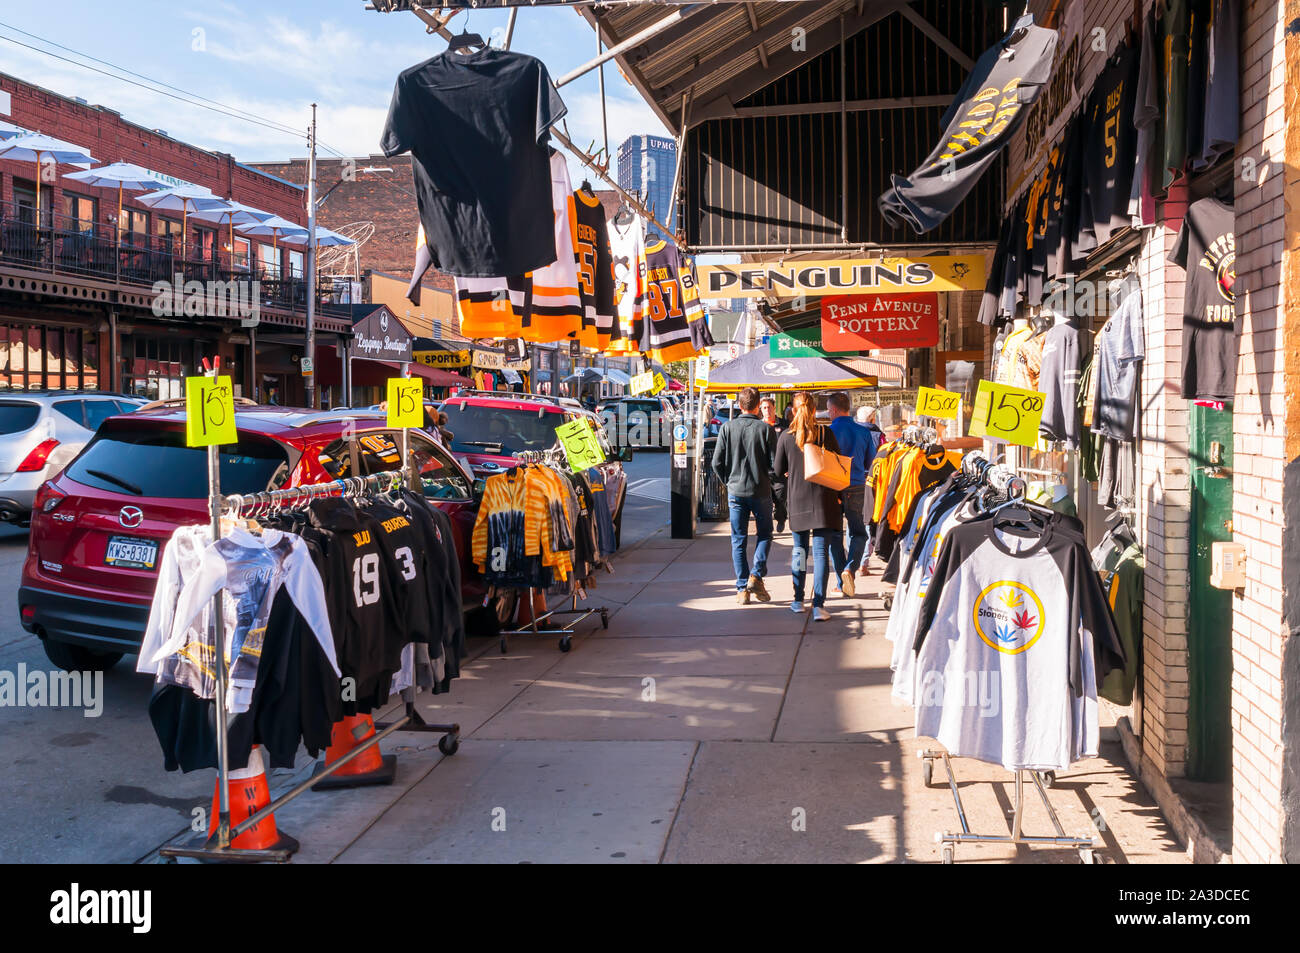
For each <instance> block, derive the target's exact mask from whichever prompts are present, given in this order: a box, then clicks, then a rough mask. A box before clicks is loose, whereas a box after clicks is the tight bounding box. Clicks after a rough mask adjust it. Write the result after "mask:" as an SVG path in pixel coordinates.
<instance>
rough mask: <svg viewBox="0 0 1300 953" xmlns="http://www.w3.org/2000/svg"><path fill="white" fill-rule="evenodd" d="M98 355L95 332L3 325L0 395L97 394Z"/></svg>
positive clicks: (0, 343)
mask: <svg viewBox="0 0 1300 953" xmlns="http://www.w3.org/2000/svg"><path fill="white" fill-rule="evenodd" d="M98 353H99V342H98V335H96V334H95V333H94V332H90V331H82V330H79V329H67V328H37V327H31V326H30V325H16V324H0V391H33V390H96V389H98V387H99V375H98V372H97V370H96V365H97V364H98ZM88 356H89V357H88Z"/></svg>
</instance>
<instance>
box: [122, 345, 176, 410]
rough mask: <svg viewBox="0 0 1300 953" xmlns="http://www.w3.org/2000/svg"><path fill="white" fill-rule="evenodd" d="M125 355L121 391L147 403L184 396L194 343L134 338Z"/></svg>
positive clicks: (125, 348)
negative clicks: (126, 355) (126, 358)
mask: <svg viewBox="0 0 1300 953" xmlns="http://www.w3.org/2000/svg"><path fill="white" fill-rule="evenodd" d="M124 350H125V351H126V353H127V354H128V355H129V354H132V353H133V354H134V355H135V356H134V358H128V360H127V362H126V367H125V373H124V374H123V381H122V389H123V390H124V391H126V392H127V393H128V394H134V395H135V396H137V397H144V398H146V399H148V400H171V399H173V398H177V397H183V396H185V378H186V377H187V376H189V375H190V374H192V373H193V372H194V371H193V353H194V351H193V342H189V341H181V340H177V339H176V338H174V337H166V338H159V337H144V336H141V335H137V336H135V338H134V340H133V341H132V342H131V344H130V345H129V346H127V347H124Z"/></svg>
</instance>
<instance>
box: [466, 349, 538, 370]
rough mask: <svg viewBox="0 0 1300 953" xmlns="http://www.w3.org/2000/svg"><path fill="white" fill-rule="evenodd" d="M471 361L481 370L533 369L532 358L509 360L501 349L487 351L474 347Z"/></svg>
mask: <svg viewBox="0 0 1300 953" xmlns="http://www.w3.org/2000/svg"><path fill="white" fill-rule="evenodd" d="M471 362H472V363H473V365H474V367H476V368H477V369H479V370H481V371H500V370H504V369H505V368H507V367H508V368H510V369H511V370H512V371H531V370H532V369H533V362H532V359H531V358H529V359H525V360H522V361H507V360H506V356H505V355H504V354H502V353H501V352H500V351H486V350H483V349H482V348H477V347H476V348H474V352H473V355H472V357H471Z"/></svg>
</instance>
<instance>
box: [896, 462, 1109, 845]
mask: <svg viewBox="0 0 1300 953" xmlns="http://www.w3.org/2000/svg"><path fill="white" fill-rule="evenodd" d="M962 472H963V473H964V474H965V475H966V476H967V477H968V478H971V479H974V480H976V481H978V482H981V483H985V484H987V485H988V486H989V487H990V488H991V489H993V490H994V491H996V492H997V493H1000V494H1002V495H1003V496H1005V497H1006V499H1007V501H1015V500H1019V499H1023V498H1024V495H1025V490H1026V483H1025V480H1024V478H1023V477H1022V476H1021V475H1020V474H1021V473H1030V472H1032V473H1041V472H1043V471H1031V470H1027V469H1024V468H1020V467H1016V468H1012V467H1010V466H1008V465H1006V464H1002V463H990V462H989V459H988V457H986V456H985V455H984V454H983V453H981V452H979V451H975V452H972V453H968V454H966V456H965V457H964V458H963V459H962ZM917 757H919V758H920V759H921V761H922V770H921V774H922V778H923V780H924V782H925V786H926V787H929V786H930V782H931V781H932V780H933V777H934V762H935V761H938V760H942V761H943V767H944V771H945V772H946V773H947V775H948V788H949V790H951V791H952V798H953V803H954V804H955V805H956V808H957V819H958V821H960V823H961V831H960V832H957V833H952V832H949V831H943V832H936V833H935V841H936V842H937V843H939V844H940V845H942V846H941V850H942V862H943V863H945V864H951V863H953V861H954V854H955V852H956V847H957V845H958V844H1026V845H1033V844H1037V845H1040V846H1041V845H1046V846H1052V847H1071V848H1074V849H1075V850H1077V851H1078V852H1079V860H1080V861H1081V862H1082V863H1085V864H1094V863H1097V862H1098V860H1097V856H1096V854H1095V853H1094V851H1095V850H1096V849H1097V848H1098V846H1099V845H1098V844H1097V843H1096V841H1094V840H1093V839H1092V838H1091V837H1075V836H1072V835H1069V834H1067V833H1066V832H1065V828H1064V827H1062V826H1061V820H1060V817H1059V816H1058V815H1057V813H1056V808H1055V807H1053V806H1052V802H1051V800H1050V799H1049V798H1048V796H1047V788H1049V787H1051V786H1052V785H1053V784H1054V783H1055V781H1056V774H1055V772H1053V771H1030V770H1028V769H1025V768H1021V769H1019V770H1017V771H1016V800H1015V807H1014V809H1013V813H1012V818H1011V833H1010V834H977V833H974V832H972V831H971V829H970V825H969V824H968V823H967V821H966V808H965V807H964V805H963V804H962V800H961V790H960V788H959V787H958V786H957V776H956V773H955V772H954V771H953V768H952V759H951V758H950V757H949V755H948V752H947V751H943V750H935V749H929V748H926V749H922V750H921V751H918V752H917ZM1026 775H1028V777H1029V779H1030V780H1032V781H1033V784H1034V787H1035V788H1036V789H1037V791H1038V795H1039V797H1040V798H1042V801H1043V806H1044V807H1045V808H1046V809H1047V816H1048V817H1049V818H1050V819H1051V822H1052V827H1053V828H1054V829H1055V830H1056V834H1055V835H1054V836H1050V835H1049V836H1044V835H1031V834H1026V833H1024V812H1025V798H1024V792H1025V778H1026Z"/></svg>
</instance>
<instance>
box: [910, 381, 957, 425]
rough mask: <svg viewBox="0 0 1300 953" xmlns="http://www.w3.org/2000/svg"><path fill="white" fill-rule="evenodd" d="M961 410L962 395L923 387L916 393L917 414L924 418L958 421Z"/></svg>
mask: <svg viewBox="0 0 1300 953" xmlns="http://www.w3.org/2000/svg"><path fill="white" fill-rule="evenodd" d="M960 408H961V394H954V393H953V392H952V391H950V390H939V388H937V387H922V388H919V389H918V390H917V392H916V412H917V414H918V415H920V416H922V417H942V418H944V419H945V420H956V419H957V411H958V410H959V409H960Z"/></svg>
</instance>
